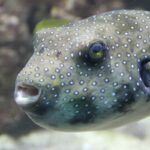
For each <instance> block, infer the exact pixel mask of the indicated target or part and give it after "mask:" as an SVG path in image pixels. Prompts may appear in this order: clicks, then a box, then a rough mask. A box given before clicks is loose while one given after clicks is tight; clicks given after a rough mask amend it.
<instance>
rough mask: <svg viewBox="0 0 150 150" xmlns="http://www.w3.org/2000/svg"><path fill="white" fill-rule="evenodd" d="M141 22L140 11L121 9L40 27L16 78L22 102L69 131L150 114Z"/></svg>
mask: <svg viewBox="0 0 150 150" xmlns="http://www.w3.org/2000/svg"><path fill="white" fill-rule="evenodd" d="M114 18H115V19H114ZM135 22H137V19H136V15H134V13H131V14H130V13H125V12H124V11H123V12H122V11H117V12H111V13H106V14H103V15H100V16H93V17H90V18H88V19H85V20H81V21H78V22H76V23H71V24H69V25H67V26H62V27H58V28H52V29H42V30H40V31H38V32H37V33H36V34H35V36H34V42H33V46H34V53H33V55H32V57H31V58H30V60H29V61H28V63H27V64H26V66H25V67H24V68H23V69H22V71H21V72H20V73H19V74H18V77H17V80H16V89H15V100H16V103H17V104H18V105H20V106H21V107H22V109H23V110H24V111H25V112H26V113H27V115H28V116H29V117H30V118H31V119H32V120H33V121H34V122H36V123H37V124H39V125H40V126H42V127H45V128H53V129H57V130H65V131H82V130H96V129H105V128H109V127H115V126H118V125H120V124H124V123H126V122H130V121H132V120H136V118H141V117H142V116H145V115H146V114H147V113H145V112H147V111H146V110H147V109H149V108H147V107H146V108H145V107H142V108H140V107H141V104H142V103H145V102H143V100H142V99H147V94H145V89H144V88H145V85H144V83H143V76H141V75H143V71H142V69H140V67H141V66H142V65H143V62H142V61H141V60H143V58H145V57H144V56H143V54H141V53H140V50H139V49H140V48H139V47H140V45H142V44H141V41H140V39H138V40H139V45H138V44H137V43H138V42H137V36H140V35H141V34H140V25H139V24H138V23H137V24H136V23H135ZM127 23H128V24H127ZM127 26H128V28H127ZM129 27H130V29H129ZM132 28H133V29H132ZM137 33H139V35H138V34H137ZM141 36H142V35H141ZM138 46H139V47H138ZM143 49H144V47H143ZM143 53H144V52H143ZM141 58H142V59H141ZM144 73H145V72H144ZM139 108H140V109H139ZM138 110H140V111H143V110H145V112H144V111H143V112H144V113H141V115H139V114H138V113H139V112H138Z"/></svg>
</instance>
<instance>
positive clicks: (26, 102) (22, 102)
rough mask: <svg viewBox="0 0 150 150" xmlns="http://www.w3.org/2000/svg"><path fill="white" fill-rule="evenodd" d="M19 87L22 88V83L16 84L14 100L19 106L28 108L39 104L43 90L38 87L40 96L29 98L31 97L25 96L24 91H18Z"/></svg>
mask: <svg viewBox="0 0 150 150" xmlns="http://www.w3.org/2000/svg"><path fill="white" fill-rule="evenodd" d="M19 86H22V83H17V84H16V86H15V92H14V99H15V102H16V104H17V105H19V106H20V107H22V108H26V107H28V106H31V105H33V104H34V103H37V101H39V100H40V95H41V93H42V90H41V88H39V87H36V88H37V89H38V95H36V96H29V95H25V94H24V93H23V92H22V91H18V87H19Z"/></svg>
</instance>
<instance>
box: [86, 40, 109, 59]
mask: <svg viewBox="0 0 150 150" xmlns="http://www.w3.org/2000/svg"><path fill="white" fill-rule="evenodd" d="M106 49H107V48H106V45H105V44H104V43H102V42H96V43H93V44H91V45H90V47H89V57H90V58H91V59H92V60H99V59H101V58H103V57H104V55H105V53H106Z"/></svg>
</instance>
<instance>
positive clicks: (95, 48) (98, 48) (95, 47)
mask: <svg viewBox="0 0 150 150" xmlns="http://www.w3.org/2000/svg"><path fill="white" fill-rule="evenodd" d="M90 49H91V51H92V52H94V53H97V52H99V51H101V50H103V45H102V44H100V43H95V44H93V45H92V46H91V48H90Z"/></svg>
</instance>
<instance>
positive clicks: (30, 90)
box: [17, 84, 39, 96]
mask: <svg viewBox="0 0 150 150" xmlns="http://www.w3.org/2000/svg"><path fill="white" fill-rule="evenodd" d="M17 90H18V92H22V93H23V95H24V96H37V95H38V94H39V89H37V88H36V87H34V86H31V85H27V84H23V85H19V86H18V87H17Z"/></svg>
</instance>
